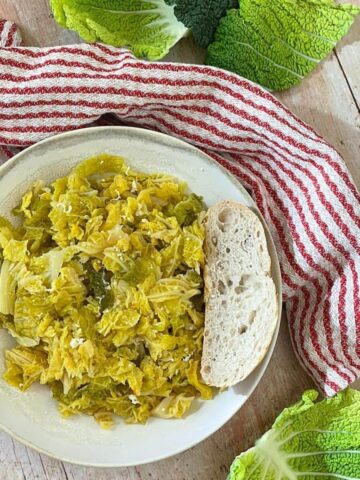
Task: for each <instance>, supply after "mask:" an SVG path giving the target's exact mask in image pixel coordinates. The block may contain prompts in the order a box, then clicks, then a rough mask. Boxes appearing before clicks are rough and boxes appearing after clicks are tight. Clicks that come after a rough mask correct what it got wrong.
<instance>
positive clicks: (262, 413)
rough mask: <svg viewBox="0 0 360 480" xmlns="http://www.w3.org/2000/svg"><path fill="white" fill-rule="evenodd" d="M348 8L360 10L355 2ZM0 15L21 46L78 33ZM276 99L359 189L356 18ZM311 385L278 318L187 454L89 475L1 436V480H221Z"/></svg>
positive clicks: (183, 45)
mask: <svg viewBox="0 0 360 480" xmlns="http://www.w3.org/2000/svg"><path fill="white" fill-rule="evenodd" d="M353 3H358V4H359V5H360V0H356V1H355V2H353ZM1 17H2V18H8V19H11V20H14V21H16V22H17V23H18V25H19V26H20V27H21V30H22V33H23V38H24V43H25V44H26V45H33V46H48V45H59V44H66V43H71V42H78V41H79V39H78V37H77V35H76V34H74V33H71V32H68V31H65V30H62V29H60V28H59V27H57V26H56V24H55V22H54V21H53V19H52V18H51V15H50V10H49V7H48V1H47V0H0V18H1ZM203 58H204V52H203V51H202V50H201V49H199V48H197V47H196V46H195V45H194V44H193V42H192V40H191V39H185V40H182V41H181V42H180V43H179V45H177V46H176V48H174V49H173V51H172V52H171V53H170V55H169V56H168V59H167V60H171V61H182V62H188V63H190V62H192V63H201V62H202V61H203ZM278 97H279V98H280V99H281V100H282V101H283V102H284V104H286V105H287V106H288V107H289V108H290V109H291V110H292V111H293V112H294V113H295V114H297V115H298V116H299V117H300V118H302V119H303V120H304V121H306V122H308V123H309V124H310V125H312V126H313V127H314V128H315V129H316V130H317V131H318V132H319V133H320V134H321V135H322V136H323V137H324V138H326V139H327V140H328V141H329V143H331V144H333V145H334V146H335V147H336V148H337V149H338V151H339V152H340V153H341V154H342V156H343V157H344V159H345V161H346V162H347V164H348V166H349V168H350V170H351V172H352V174H353V176H354V179H355V181H356V183H357V185H358V186H360V168H359V167H360V109H359V105H360V18H359V19H358V20H357V22H356V24H355V25H354V27H353V29H352V30H351V32H350V34H349V36H348V37H347V38H346V39H344V40H343V41H342V42H341V44H340V45H339V46H338V47H337V49H336V52H334V53H333V54H332V55H331V56H330V58H329V59H328V60H326V61H324V62H322V64H321V65H320V66H319V68H318V69H317V70H316V72H314V73H313V74H312V75H311V76H310V77H309V78H307V79H305V80H304V81H303V82H302V83H301V85H300V86H298V87H296V88H293V89H291V90H289V91H287V92H283V93H281V94H279V95H278ZM311 386H313V383H312V381H311V379H310V378H309V377H308V376H307V375H306V374H305V373H304V371H303V370H302V368H301V367H300V366H299V363H298V361H297V359H296V358H295V356H294V353H293V350H292V347H291V342H290V338H289V335H288V330H287V325H286V320H285V319H283V321H282V325H281V330H280V334H279V339H278V342H277V345H276V348H275V352H274V355H273V357H272V359H271V362H270V365H269V367H268V369H267V371H266V373H265V375H264V377H263V379H262V380H261V382H260V384H259V385H258V387H257V389H256V390H255V392H254V393H253V395H252V396H251V398H250V399H249V401H248V402H247V403H246V404H245V406H244V407H243V408H242V409H241V411H240V412H238V414H237V415H235V416H234V417H233V418H232V419H231V420H230V421H229V422H228V423H227V424H226V425H225V426H224V427H223V428H222V429H220V430H219V431H218V432H217V433H215V434H214V435H213V436H212V437H210V438H209V439H207V440H205V441H204V442H202V443H201V444H199V445H197V446H196V447H194V448H192V449H191V450H189V451H187V452H185V453H182V454H180V455H177V456H175V457H172V458H170V459H168V460H164V461H162V462H158V463H155V464H149V465H145V466H140V467H135V468H123V469H93V468H84V467H78V466H73V465H70V464H63V463H62V462H59V461H57V460H53V459H51V458H49V457H47V456H45V455H39V454H38V453H36V452H34V451H32V450H31V449H28V448H26V447H24V446H23V445H20V444H19V443H17V442H16V441H14V440H12V439H11V438H10V437H9V436H7V435H6V434H4V433H0V480H35V479H36V480H115V479H116V480H163V479H164V480H218V479H225V478H226V475H227V472H228V469H229V465H230V463H231V462H232V460H233V459H234V457H235V456H236V455H237V454H238V453H240V452H241V451H244V450H245V449H247V448H249V447H250V446H251V445H253V443H254V441H255V439H256V438H258V437H259V436H260V435H261V434H263V433H264V432H265V431H266V430H267V429H268V428H269V427H270V425H271V424H272V422H273V421H274V419H275V418H276V416H277V415H278V413H279V412H280V411H281V410H282V409H283V408H284V407H286V406H287V405H289V404H290V403H292V402H294V401H296V400H297V399H298V398H299V395H300V394H301V393H302V392H303V390H304V389H305V388H307V387H311ZM357 386H359V383H358V384H357Z"/></svg>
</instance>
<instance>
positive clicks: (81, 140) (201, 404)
mask: <svg viewBox="0 0 360 480" xmlns="http://www.w3.org/2000/svg"><path fill="white" fill-rule="evenodd" d="M102 152H108V153H113V154H118V155H122V156H124V157H126V159H127V160H128V163H129V164H130V165H131V166H132V167H134V168H135V169H138V170H142V171H145V172H152V173H154V172H164V173H170V174H173V175H175V176H176V177H178V178H179V179H181V180H185V181H186V182H187V183H188V185H189V188H190V190H192V191H194V192H195V193H197V194H199V195H202V196H203V197H204V200H205V202H206V204H207V205H208V206H211V205H213V204H214V203H216V202H217V201H219V200H224V199H233V200H238V201H240V202H242V203H244V204H245V205H247V206H248V207H250V208H252V209H253V210H254V211H255V212H256V213H257V214H258V215H259V217H260V218H261V215H260V213H259V211H258V210H257V208H256V205H255V203H254V202H253V200H252V199H251V197H250V196H249V194H248V193H247V192H246V190H245V189H244V188H243V187H242V186H241V185H240V183H239V182H238V181H237V180H236V179H235V178H234V177H232V176H231V175H230V174H229V173H227V172H226V171H225V170H224V169H223V168H222V167H220V166H219V165H218V164H217V163H216V162H214V161H213V160H212V159H211V158H209V157H208V156H207V155H205V154H204V153H202V152H200V151H199V150H197V149H196V148H194V147H192V146H190V145H188V144H186V143H184V142H182V141H180V140H177V139H175V138H172V137H169V136H167V135H164V134H160V133H155V132H151V131H147V130H142V129H138V128H128V127H100V128H91V129H84V130H79V131H75V132H70V133H65V134H62V135H58V136H56V137H52V138H50V139H48V140H45V141H43V142H41V143H38V144H36V145H35V146H33V147H30V148H28V149H27V150H25V151H23V152H21V153H20V154H18V155H17V156H16V157H14V158H13V159H12V160H10V161H9V162H7V163H5V165H3V166H2V167H1V168H0V205H1V207H0V214H1V215H3V216H7V217H9V212H10V211H11V209H12V208H13V207H14V206H15V205H16V204H17V202H18V201H19V199H20V197H21V195H22V194H23V193H24V192H25V191H26V190H27V188H28V187H29V186H30V185H31V184H32V182H33V181H34V180H36V179H42V180H44V181H45V182H50V181H52V180H54V179H55V178H57V177H59V176H62V175H65V174H67V173H68V171H69V169H70V168H71V167H73V166H74V165H75V164H77V163H78V162H80V161H81V160H83V159H85V158H87V157H90V156H93V155H96V154H99V153H102ZM264 226H265V224H264ZM265 228H266V226H265ZM266 232H267V241H268V246H269V250H270V254H271V258H272V275H273V278H274V280H275V283H276V287H277V293H278V301H279V319H278V325H277V329H276V332H275V334H274V337H273V340H272V343H271V346H270V349H269V351H268V353H267V355H266V357H265V358H264V360H263V362H262V363H261V365H260V366H259V367H258V368H257V369H256V370H255V371H254V372H253V373H252V374H251V375H250V376H249V377H248V378H247V379H246V380H245V381H243V382H240V383H239V384H238V385H236V386H235V387H233V388H230V389H228V390H227V391H225V392H223V393H221V394H218V395H217V396H216V397H215V399H214V400H212V401H197V402H196V404H195V405H194V407H193V409H192V411H191V413H190V414H189V415H188V416H187V417H186V418H184V419H181V420H163V419H158V418H152V419H150V420H149V422H148V423H147V424H146V425H126V424H125V423H123V422H122V420H121V419H119V420H117V422H116V425H115V427H114V428H113V429H112V430H110V431H105V430H102V429H101V428H100V427H99V426H98V424H97V423H96V422H95V421H94V419H93V418H89V417H87V416H85V415H83V416H81V415H79V416H75V417H73V418H71V419H68V420H65V419H63V418H62V417H61V416H60V414H59V413H58V411H57V406H56V402H55V401H54V400H53V399H52V397H51V393H50V390H49V389H48V388H47V387H46V386H40V385H34V386H32V387H31V388H30V390H29V391H27V392H25V393H21V392H19V391H18V390H17V389H15V388H12V387H10V386H9V385H7V384H6V383H5V382H4V381H3V380H0V389H1V393H0V426H1V427H2V428H3V430H4V431H5V432H7V433H9V434H10V435H12V436H13V437H14V438H16V439H17V440H19V441H20V442H22V443H24V444H26V445H28V446H30V447H32V448H34V449H36V450H38V451H39V452H42V453H46V454H47V455H50V456H52V457H56V458H58V459H61V460H64V461H67V462H72V463H77V464H82V465H89V466H101V467H120V466H130V465H139V464H143V463H148V462H153V461H155V460H160V459H163V458H166V457H169V456H171V455H175V454H176V453H179V452H181V451H183V450H186V449H188V448H190V447H192V446H194V445H196V444H197V443H199V442H201V441H202V440H204V439H205V438H206V437H208V436H209V435H211V434H212V433H214V432H215V431H216V430H217V429H219V428H220V427H221V426H222V425H224V423H225V422H227V421H228V420H229V419H230V418H231V417H232V416H233V415H234V414H235V413H236V412H237V411H238V410H239V408H240V407H241V406H242V405H243V404H244V403H245V402H246V400H247V399H248V398H249V396H250V395H251V393H252V392H253V390H254V389H255V387H256V385H257V384H258V383H259V381H260V379H261V377H262V376H263V374H264V371H265V369H266V367H267V365H268V363H269V360H270V357H271V355H272V352H273V350H274V346H275V342H276V337H277V334H278V328H279V324H280V312H281V281H280V269H279V263H278V259H277V256H276V252H275V248H274V245H273V242H272V239H271V237H270V234H269V232H268V230H267V228H266ZM11 345H13V341H12V339H11V338H10V337H9V335H8V334H7V333H6V332H5V331H4V330H0V350H1V352H0V374H1V373H2V372H3V371H4V354H3V352H4V350H5V349H6V348H9V346H11Z"/></svg>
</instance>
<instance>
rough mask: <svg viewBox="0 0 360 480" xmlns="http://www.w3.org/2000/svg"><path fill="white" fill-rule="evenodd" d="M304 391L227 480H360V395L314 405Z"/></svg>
mask: <svg viewBox="0 0 360 480" xmlns="http://www.w3.org/2000/svg"><path fill="white" fill-rule="evenodd" d="M317 397H318V393H317V392H316V391H314V390H308V391H306V392H305V393H304V394H303V396H302V399H301V400H300V401H299V402H298V403H296V404H295V405H293V406H291V407H289V408H286V409H285V410H284V411H283V412H282V413H281V414H280V415H279V417H278V418H277V419H276V421H275V423H274V425H273V427H272V428H271V430H269V431H268V432H267V433H265V435H263V437H261V438H260V440H258V442H257V443H256V444H255V446H254V447H253V448H251V449H250V450H248V451H247V452H245V453H242V454H241V455H240V456H239V457H237V458H236V459H235V461H234V463H233V464H232V466H231V470H230V474H229V477H228V480H260V479H261V480H262V479H266V480H316V479H317V478H319V479H320V478H321V479H324V480H334V479H339V480H354V479H359V478H360V416H359V411H360V410H359V409H360V392H358V391H356V390H352V389H347V390H345V391H344V392H341V393H339V394H338V395H337V396H336V397H333V398H330V399H326V400H322V401H321V402H316V399H317Z"/></svg>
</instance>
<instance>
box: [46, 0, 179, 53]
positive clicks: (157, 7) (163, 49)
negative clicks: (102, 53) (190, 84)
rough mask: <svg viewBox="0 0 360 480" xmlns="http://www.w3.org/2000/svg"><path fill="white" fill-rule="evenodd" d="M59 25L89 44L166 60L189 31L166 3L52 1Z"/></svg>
mask: <svg viewBox="0 0 360 480" xmlns="http://www.w3.org/2000/svg"><path fill="white" fill-rule="evenodd" d="M50 4H51V7H52V11H53V14H54V17H55V19H56V20H57V22H58V23H59V24H60V25H62V26H63V27H65V28H68V29H70V30H75V31H77V32H78V33H79V35H80V37H81V38H83V39H84V40H86V41H87V42H89V43H93V42H103V43H107V44H110V45H114V46H116V47H128V48H130V50H132V51H133V52H134V54H135V55H136V56H137V57H145V58H148V59H150V60H157V59H160V58H162V57H164V56H165V55H166V54H167V53H168V51H169V49H170V48H171V47H172V46H173V45H175V43H177V42H178V41H179V40H180V39H181V38H182V37H183V36H184V35H186V34H187V32H188V29H187V28H186V27H185V26H184V24H183V23H181V22H179V21H178V20H177V19H176V17H175V15H174V8H173V7H172V6H170V5H168V4H167V3H165V1H164V0H50Z"/></svg>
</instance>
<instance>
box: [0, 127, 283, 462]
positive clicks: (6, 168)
mask: <svg viewBox="0 0 360 480" xmlns="http://www.w3.org/2000/svg"><path fill="white" fill-rule="evenodd" d="M89 130H91V132H92V133H94V134H96V133H98V134H99V133H105V132H109V131H113V132H115V131H120V130H121V131H123V132H126V131H128V132H135V133H138V134H139V136H143V137H144V136H146V135H147V136H149V137H153V138H154V139H155V140H156V138H158V139H164V140H165V141H166V142H167V143H169V142H173V145H177V146H178V147H180V148H181V147H182V148H186V149H188V150H193V151H195V152H197V153H198V154H199V155H201V156H202V157H203V159H204V160H205V161H206V163H207V164H208V165H212V166H213V165H216V167H217V168H219V169H220V171H221V172H222V174H224V175H225V176H226V177H227V178H228V179H229V180H230V181H231V182H232V183H233V184H234V185H235V186H236V188H237V189H238V190H241V192H242V193H243V194H244V195H245V196H246V197H248V199H249V200H250V203H251V204H252V209H253V210H254V211H255V213H256V214H257V215H258V217H259V219H260V220H261V223H262V225H263V227H264V230H265V234H266V239H267V242H268V243H270V246H271V263H272V270H273V272H275V275H276V278H274V281H275V284H276V293H277V299H278V318H277V323H276V327H275V330H274V333H273V337H272V340H271V344H270V346H269V348H268V350H267V353H266V357H265V358H264V359H263V360H262V361H261V362H260V364H259V366H260V365H261V366H262V372H261V374H260V377H259V379H258V380H257V382H254V384H253V385H252V386H251V387H250V388H249V393H248V396H247V398H246V399H245V401H244V402H243V403H242V404H241V405H239V406H236V407H235V408H233V409H229V412H228V415H226V418H225V420H224V421H222V423H221V424H219V425H217V426H216V427H215V428H212V429H210V430H209V431H207V432H206V433H205V434H203V435H201V436H200V437H199V438H197V439H196V440H194V441H193V442H191V443H189V444H188V445H187V446H185V447H180V448H174V449H173V450H172V451H170V453H169V452H168V453H164V454H160V455H158V456H157V457H154V458H153V459H151V460H147V459H146V460H144V461H141V462H138V463H136V464H134V463H132V462H130V463H121V464H116V463H113V464H108V463H106V464H105V463H99V462H91V461H89V462H86V463H85V462H84V461H76V460H74V459H68V458H66V457H64V456H61V455H56V454H55V453H53V452H51V451H48V450H46V449H45V448H42V447H39V446H37V445H34V444H33V443H32V442H31V441H29V440H27V439H26V438H23V437H22V436H21V435H19V434H18V433H16V432H14V431H13V430H12V429H11V428H8V427H6V426H4V425H3V424H1V423H0V430H2V431H4V432H5V433H7V434H8V435H10V436H11V437H12V438H14V439H15V440H17V441H18V442H20V443H22V444H23V445H25V446H26V447H29V448H31V449H33V450H35V451H36V452H38V453H40V454H44V455H47V456H48V457H50V458H53V459H55V460H59V461H62V462H66V463H69V464H72V465H78V466H84V467H93V468H121V467H124V468H126V467H134V466H137V465H147V464H152V463H155V462H158V461H161V460H165V459H167V458H171V457H173V456H175V455H178V454H180V453H183V452H185V451H187V450H189V449H191V448H193V447H195V446H196V445H198V444H200V443H201V442H203V441H204V440H206V439H207V438H209V437H210V436H212V435H214V434H215V433H216V432H217V431H218V430H220V428H222V427H223V426H224V425H226V424H227V423H228V422H229V421H230V420H231V418H232V417H233V416H234V415H235V414H236V413H237V412H238V411H239V410H240V409H241V408H242V407H243V406H244V405H245V403H247V401H248V400H249V399H250V397H251V396H252V394H253V392H254V390H255V389H256V387H258V386H259V384H260V382H261V380H262V379H263V377H264V374H265V372H266V370H267V368H268V365H269V363H270V360H271V358H272V356H273V353H274V350H275V346H276V343H277V339H278V335H279V330H280V324H281V318H282V302H283V292H282V278H281V269H280V263H279V258H278V255H277V251H276V248H275V242H274V240H273V238H272V235H271V233H270V230H269V227H268V226H267V223H266V222H265V219H264V218H263V216H262V214H261V212H260V210H259V208H258V207H257V204H256V203H255V201H254V200H253V198H252V197H251V195H250V194H249V193H248V191H247V190H246V189H245V187H244V186H243V185H242V183H241V182H240V181H239V180H238V179H237V178H236V177H235V176H234V175H233V174H232V173H231V172H230V171H229V170H227V169H226V168H225V167H224V166H223V165H221V164H220V163H218V162H216V161H215V160H214V159H213V158H211V156H210V155H208V154H207V153H205V152H203V151H202V150H201V149H200V148H197V147H196V146H194V145H192V144H190V143H188V142H186V141H184V140H182V139H180V138H178V137H176V136H172V135H169V134H166V133H162V132H158V131H155V130H150V129H145V128H140V127H133V126H103V127H102V126H97V127H84V128H80V129H75V130H71V131H68V132H63V133H59V134H56V135H53V136H51V137H48V138H45V139H44V140H41V141H39V142H36V143H35V144H33V145H31V146H29V147H26V148H25V149H23V150H22V151H20V152H19V153H17V154H16V155H14V156H13V157H12V158H10V159H9V160H7V161H5V163H3V164H2V165H0V182H1V181H2V180H3V179H4V177H5V176H6V175H7V173H9V172H10V171H11V170H12V169H13V168H14V167H15V166H17V165H20V164H21V163H22V160H23V157H25V158H26V157H27V156H28V154H29V152H30V153H31V152H32V150H36V149H37V148H38V147H39V146H40V145H44V144H49V147H50V148H51V144H52V143H54V142H56V141H57V140H58V139H61V138H65V137H77V136H82V135H83V134H85V133H86V132H88V131H89Z"/></svg>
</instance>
